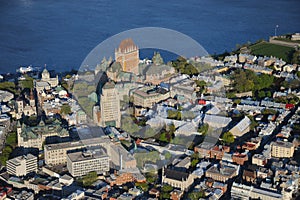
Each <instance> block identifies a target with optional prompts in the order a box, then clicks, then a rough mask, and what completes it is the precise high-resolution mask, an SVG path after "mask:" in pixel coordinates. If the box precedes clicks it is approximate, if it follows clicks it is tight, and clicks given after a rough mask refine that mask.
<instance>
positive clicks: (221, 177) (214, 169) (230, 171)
mask: <svg viewBox="0 0 300 200" xmlns="http://www.w3.org/2000/svg"><path fill="white" fill-rule="evenodd" d="M237 173H238V170H237V169H236V168H234V167H231V166H227V165H223V164H220V165H213V166H211V167H210V168H209V169H208V170H207V171H206V172H205V176H206V177H207V178H212V179H214V180H216V181H220V182H223V183H225V182H227V181H228V180H229V179H231V178H233V177H235V176H236V175H237Z"/></svg>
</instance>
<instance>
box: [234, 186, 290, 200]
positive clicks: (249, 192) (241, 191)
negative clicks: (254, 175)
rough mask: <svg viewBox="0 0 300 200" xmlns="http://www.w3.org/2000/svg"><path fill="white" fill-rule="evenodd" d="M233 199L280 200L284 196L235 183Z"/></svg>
mask: <svg viewBox="0 0 300 200" xmlns="http://www.w3.org/2000/svg"><path fill="white" fill-rule="evenodd" d="M231 197H232V198H233V199H250V198H251V199H258V198H259V199H261V200H279V199H284V198H283V196H282V195H281V194H279V193H277V192H274V191H269V190H266V189H259V188H255V187H253V186H247V185H243V184H238V183H235V182H234V183H233V185H232V188H231Z"/></svg>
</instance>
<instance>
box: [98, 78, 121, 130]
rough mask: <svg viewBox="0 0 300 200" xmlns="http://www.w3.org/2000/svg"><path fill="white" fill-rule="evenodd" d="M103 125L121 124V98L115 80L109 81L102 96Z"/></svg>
mask: <svg viewBox="0 0 300 200" xmlns="http://www.w3.org/2000/svg"><path fill="white" fill-rule="evenodd" d="M100 110H101V112H100V113H101V116H100V124H101V126H115V127H120V126H121V113H120V99H119V93H118V90H117V89H116V87H115V84H114V83H113V82H107V83H106V84H105V85H104V86H103V88H102V94H101V97H100Z"/></svg>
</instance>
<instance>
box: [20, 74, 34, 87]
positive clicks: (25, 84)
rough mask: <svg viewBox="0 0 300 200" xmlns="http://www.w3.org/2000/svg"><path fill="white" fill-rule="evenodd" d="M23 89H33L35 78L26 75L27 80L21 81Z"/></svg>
mask: <svg viewBox="0 0 300 200" xmlns="http://www.w3.org/2000/svg"><path fill="white" fill-rule="evenodd" d="M20 84H21V86H22V88H29V89H33V78H31V77H30V76H28V75H25V80H22V81H20Z"/></svg>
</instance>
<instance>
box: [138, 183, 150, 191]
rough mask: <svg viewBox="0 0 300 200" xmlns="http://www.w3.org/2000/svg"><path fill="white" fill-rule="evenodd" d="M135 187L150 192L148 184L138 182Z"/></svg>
mask: <svg viewBox="0 0 300 200" xmlns="http://www.w3.org/2000/svg"><path fill="white" fill-rule="evenodd" d="M135 186H136V187H139V188H141V189H142V190H143V191H144V192H145V191H148V189H149V185H148V184H147V183H138V182H136V183H135Z"/></svg>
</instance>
